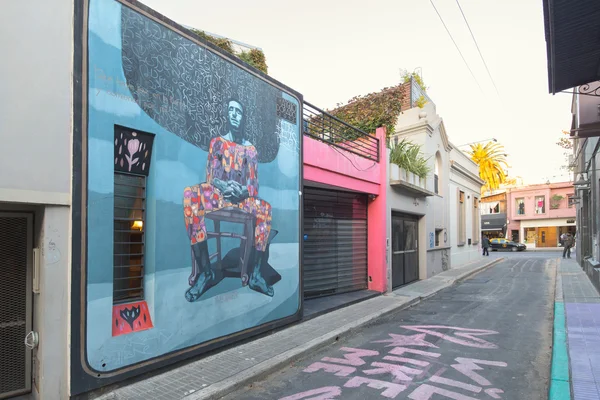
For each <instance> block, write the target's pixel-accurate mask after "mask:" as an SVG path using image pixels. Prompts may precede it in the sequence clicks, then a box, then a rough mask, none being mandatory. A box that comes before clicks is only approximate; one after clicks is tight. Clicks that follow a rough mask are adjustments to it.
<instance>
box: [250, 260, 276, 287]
mask: <svg viewBox="0 0 600 400" xmlns="http://www.w3.org/2000/svg"><path fill="white" fill-rule="evenodd" d="M252 253H253V255H254V265H253V267H252V272H251V273H250V279H249V280H248V286H249V287H250V289H252V290H254V291H257V292H259V293H262V294H266V295H267V296H269V297H273V295H274V294H275V290H274V289H273V286H271V285H269V284H267V282H266V281H265V278H264V277H263V276H262V274H261V272H260V268H261V266H262V263H263V260H266V258H265V252H264V251H258V250H256V249H253V252H252Z"/></svg>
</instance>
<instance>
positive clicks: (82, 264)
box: [70, 0, 304, 399]
mask: <svg viewBox="0 0 600 400" xmlns="http://www.w3.org/2000/svg"><path fill="white" fill-rule="evenodd" d="M115 1H117V2H118V3H120V4H121V5H122V6H123V7H128V8H130V9H132V10H134V11H136V12H138V13H140V14H141V15H143V16H145V17H148V18H150V19H152V20H154V21H155V22H157V23H159V24H161V25H163V26H165V27H166V28H167V29H170V30H172V31H174V32H176V33H177V34H179V35H182V36H183V37H185V38H187V39H189V40H191V41H193V42H194V43H196V44H197V45H199V46H202V47H204V48H206V49H208V50H210V51H212V52H213V53H215V54H216V55H218V56H220V57H221V58H223V59H224V60H225V61H227V62H230V63H232V64H234V65H235V66H237V67H238V68H241V69H243V70H245V71H246V72H248V73H250V74H252V75H254V76H255V77H256V78H258V79H261V80H263V81H265V82H266V83H268V84H269V85H272V86H274V87H276V88H278V89H279V90H281V91H284V92H286V93H287V94H288V95H290V96H292V97H294V98H296V100H297V101H298V104H299V107H298V112H299V116H300V118H302V114H303V112H302V110H303V96H302V94H300V93H299V92H297V91H295V90H294V89H292V88H290V87H288V86H286V85H284V84H282V83H281V82H279V81H277V80H275V79H273V78H271V77H269V76H268V75H266V74H264V73H262V72H261V71H259V70H258V69H256V68H254V67H252V66H249V65H247V64H245V63H244V62H243V61H241V60H240V59H238V58H236V57H234V56H232V55H230V54H228V53H226V52H225V51H223V50H221V49H220V48H218V47H217V46H215V45H213V44H212V43H209V42H207V41H204V40H203V39H201V38H200V37H198V36H196V35H195V34H194V33H192V32H191V31H190V30H188V29H187V28H185V27H183V26H181V25H179V24H177V23H176V22H174V21H172V20H170V19H169V18H167V17H165V16H164V15H162V14H159V13H158V12H156V11H154V10H153V9H151V8H149V7H147V6H145V5H144V4H142V3H140V2H138V1H137V0H115ZM89 3H90V0H83V1H76V2H74V16H73V18H74V29H73V35H74V37H73V40H74V53H73V54H74V55H73V178H72V188H73V189H72V205H71V207H72V239H71V245H72V248H71V251H72V253H71V257H72V258H71V260H72V262H71V354H70V362H71V365H70V374H71V375H70V395H71V398H75V399H85V398H89V394H90V393H91V392H92V391H94V390H96V389H99V388H101V387H105V386H107V385H114V384H116V383H118V382H121V381H124V380H126V379H129V378H133V377H135V376H138V375H141V374H144V373H148V372H150V371H153V370H157V369H159V368H163V367H166V366H169V365H172V364H175V363H177V362H180V361H182V360H186V359H190V358H193V357H198V356H201V355H203V354H206V353H208V352H210V351H214V350H216V349H219V348H223V347H224V346H227V345H231V344H233V343H235V342H238V341H240V340H243V339H248V338H250V337H253V336H257V335H260V334H263V333H265V332H268V331H271V330H273V329H276V328H280V327H282V326H285V325H289V324H291V323H294V322H296V321H299V320H300V319H301V318H302V316H303V311H304V298H303V296H302V293H303V282H302V276H303V268H302V264H303V240H302V228H303V225H302V221H303V207H302V204H303V194H302V190H303V179H304V174H303V159H304V158H303V139H304V138H303V134H302V129H301V128H299V137H298V141H299V159H300V160H301V161H300V170H299V171H298V180H299V182H298V188H299V191H300V193H299V194H300V196H299V208H298V218H299V221H298V238H299V239H298V251H299V254H298V257H299V268H298V293H299V306H298V310H297V311H296V313H295V314H293V315H290V316H288V317H284V318H282V319H278V320H275V321H271V322H267V323H265V324H262V325H259V326H256V327H253V328H249V329H246V330H244V331H240V332H235V333H232V334H229V335H226V336H222V337H219V338H216V339H213V340H209V341H207V342H204V343H200V344H197V345H195V346H191V347H188V348H184V349H180V350H175V351H173V352H169V353H165V354H163V355H161V356H158V357H155V358H151V359H149V360H146V361H141V362H138V363H135V364H131V365H128V366H126V367H122V368H119V369H115V370H112V371H109V372H104V371H97V370H95V369H94V368H92V367H91V366H90V365H89V364H88V362H87V349H86V340H87V324H86V320H87V285H86V282H87V275H86V273H87V222H86V220H87V213H86V208H87V190H88V171H87V163H88V160H87V150H88V148H87V135H88V101H87V98H88V87H87V85H88V74H89V71H88V65H89V63H88V61H89V57H88V18H89Z"/></svg>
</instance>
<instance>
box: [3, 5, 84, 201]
mask: <svg viewBox="0 0 600 400" xmlns="http://www.w3.org/2000/svg"><path fill="white" fill-rule="evenodd" d="M0 50H1V53H2V55H3V57H2V62H0V76H2V79H1V80H0V99H1V101H0V104H2V106H1V107H0V171H1V173H0V201H14V202H25V203H46V204H48V203H51V204H69V203H70V187H71V92H72V89H71V72H72V64H73V5H72V1H69V0H53V1H48V0H29V1H23V0H3V1H2V11H1V12H0Z"/></svg>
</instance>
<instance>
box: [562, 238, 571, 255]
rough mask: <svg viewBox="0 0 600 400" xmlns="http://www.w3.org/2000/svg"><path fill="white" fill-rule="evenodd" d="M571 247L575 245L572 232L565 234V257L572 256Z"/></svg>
mask: <svg viewBox="0 0 600 400" xmlns="http://www.w3.org/2000/svg"><path fill="white" fill-rule="evenodd" d="M571 247H573V236H572V235H571V234H570V233H567V234H566V235H565V239H564V240H563V258H565V256H566V258H571Z"/></svg>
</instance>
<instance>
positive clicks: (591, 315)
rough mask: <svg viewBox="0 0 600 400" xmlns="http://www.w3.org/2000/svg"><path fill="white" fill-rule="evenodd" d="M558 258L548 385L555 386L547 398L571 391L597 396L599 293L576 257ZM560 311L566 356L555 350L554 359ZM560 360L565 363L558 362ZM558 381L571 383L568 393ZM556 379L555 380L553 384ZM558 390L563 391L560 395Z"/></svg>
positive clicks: (579, 399) (579, 398)
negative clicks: (551, 358) (552, 349)
mask: <svg viewBox="0 0 600 400" xmlns="http://www.w3.org/2000/svg"><path fill="white" fill-rule="evenodd" d="M560 261H561V262H560V264H559V266H558V274H557V280H556V296H555V297H556V305H555V340H554V342H555V346H554V347H555V349H554V354H553V360H552V378H553V381H552V385H551V387H553V388H555V393H553V390H552V389H551V391H550V395H551V396H550V399H551V400H554V399H570V398H571V396H570V395H572V398H573V399H574V400H584V399H585V400H588V399H600V352H599V351H598V349H599V348H600V295H599V293H598V291H597V290H596V288H595V287H594V285H593V284H592V282H591V281H590V280H589V278H588V276H587V275H586V273H585V272H584V271H583V269H582V268H581V267H580V266H579V265H578V264H577V262H576V260H574V259H562V260H560ZM563 312H564V317H563V318H562V325H563V328H562V329H563V330H566V343H565V344H566V346H564V347H567V346H568V358H567V357H566V354H564V356H562V357H561V356H560V354H558V359H557V360H555V358H556V357H555V356H556V355H557V349H556V347H557V336H556V335H557V331H558V339H559V342H560V336H561V333H560V330H561V327H560V325H561V321H560V320H561V316H560V314H561V313H563ZM557 317H558V318H557ZM565 320H566V321H565ZM557 325H558V326H557ZM563 335H564V333H563ZM559 344H560V343H559ZM559 347H560V346H559ZM559 353H560V351H559ZM565 353H566V351H565ZM562 363H564V364H565V365H564V366H561V365H560V364H562ZM555 369H556V370H557V374H555ZM561 370H562V373H560V371H561ZM555 375H557V376H555ZM558 375H561V376H558ZM555 378H556V379H555ZM561 381H566V382H569V383H570V389H571V390H570V392H571V393H570V394H569V390H568V386H567V387H565V388H564V389H561V385H564V384H562V383H561ZM555 383H558V384H557V385H556V386H555ZM561 391H562V395H560V396H559V394H558V393H559V392H561ZM553 394H554V397H553ZM567 396H569V397H567Z"/></svg>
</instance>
